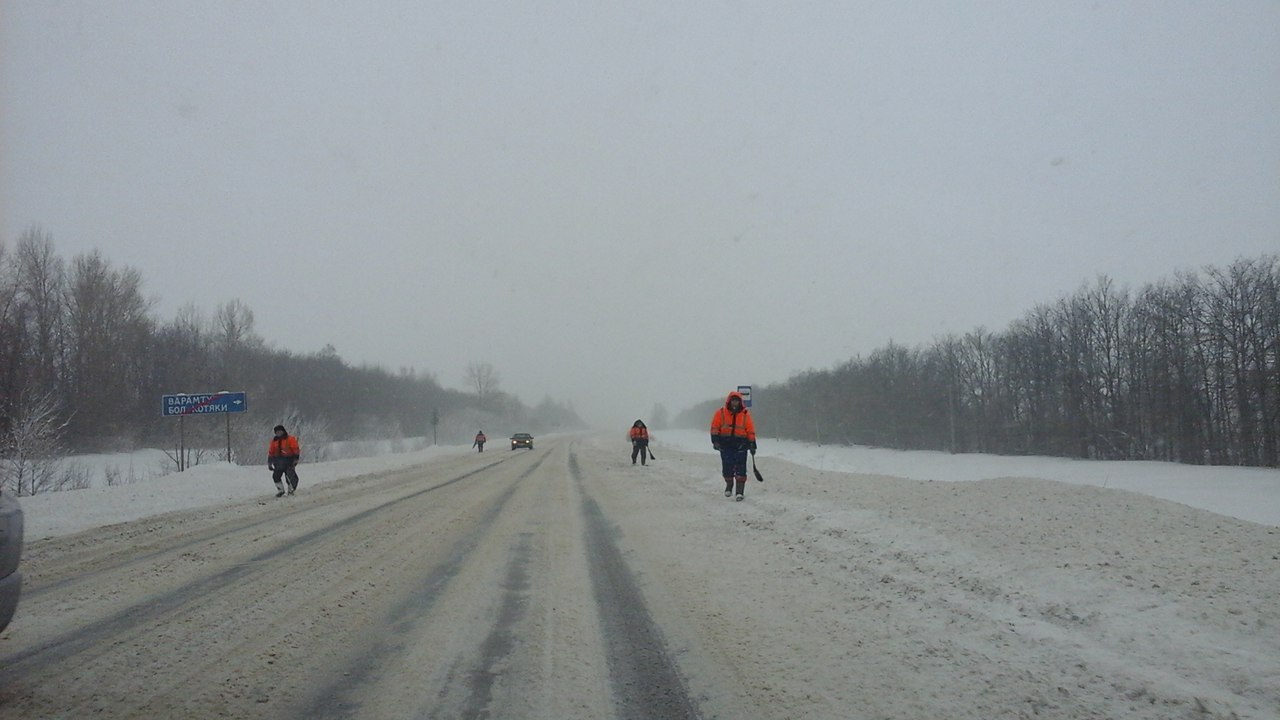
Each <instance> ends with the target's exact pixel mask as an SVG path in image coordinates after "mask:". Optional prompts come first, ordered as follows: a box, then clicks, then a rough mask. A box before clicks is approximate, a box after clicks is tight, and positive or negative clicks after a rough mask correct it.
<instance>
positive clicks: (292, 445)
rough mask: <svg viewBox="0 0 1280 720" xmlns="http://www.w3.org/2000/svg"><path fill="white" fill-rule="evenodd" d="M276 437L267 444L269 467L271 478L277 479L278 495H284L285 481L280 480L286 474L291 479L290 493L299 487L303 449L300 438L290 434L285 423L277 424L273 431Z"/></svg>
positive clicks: (287, 478) (285, 476)
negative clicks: (299, 443) (299, 471)
mask: <svg viewBox="0 0 1280 720" xmlns="http://www.w3.org/2000/svg"><path fill="white" fill-rule="evenodd" d="M273 435H274V437H272V438H271V442H270V443H268V444H267V467H269V468H271V479H272V480H273V481H275V484H276V490H278V491H279V492H277V493H276V497H280V496H282V495H284V493H285V489H284V483H282V482H281V481H280V478H281V476H284V478H285V479H286V480H288V481H289V494H290V495H292V494H293V493H294V492H295V491H296V490H297V489H298V470H297V465H298V460H299V458H301V457H302V449H301V447H299V445H298V438H296V437H294V436H293V435H290V434H289V431H288V430H285V429H284V426H283V425H277V426H276V427H275V430H274V431H273Z"/></svg>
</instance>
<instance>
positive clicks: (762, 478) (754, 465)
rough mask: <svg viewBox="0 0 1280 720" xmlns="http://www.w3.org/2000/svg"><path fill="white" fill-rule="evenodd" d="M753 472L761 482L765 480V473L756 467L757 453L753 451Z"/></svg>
mask: <svg viewBox="0 0 1280 720" xmlns="http://www.w3.org/2000/svg"><path fill="white" fill-rule="evenodd" d="M751 472H753V473H755V474H756V480H758V481H760V482H764V476H763V475H761V474H760V471H759V470H757V469H756V454H755V453H751Z"/></svg>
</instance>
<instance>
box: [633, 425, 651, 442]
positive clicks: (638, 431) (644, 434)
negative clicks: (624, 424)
mask: <svg viewBox="0 0 1280 720" xmlns="http://www.w3.org/2000/svg"><path fill="white" fill-rule="evenodd" d="M631 439H632V440H633V441H634V440H648V439H649V428H646V427H635V426H634V425H633V426H631Z"/></svg>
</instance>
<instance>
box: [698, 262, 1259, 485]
mask: <svg viewBox="0 0 1280 720" xmlns="http://www.w3.org/2000/svg"><path fill="white" fill-rule="evenodd" d="M753 397H754V400H755V407H754V408H753V410H752V412H753V413H754V414H756V415H757V416H758V417H757V423H758V426H759V428H760V430H761V431H762V432H763V433H765V434H767V435H769V436H774V437H781V438H788V439H794V440H805V441H813V442H820V443H837V444H858V445H872V446H880V447H889V448H899V449H926V450H949V451H951V452H983V453H999V454H1011V455H1013V454H1042V455H1057V456H1064V457H1075V458H1090V459H1112V460H1166V461H1176V462H1184V463H1193V464H1216V465H1255V466H1269V467H1275V466H1277V460H1278V456H1280V257H1278V256H1264V257H1261V258H1257V259H1239V260H1237V261H1235V262H1233V263H1232V264H1231V265H1230V266H1228V267H1225V268H1217V267H1209V268H1205V269H1203V271H1201V272H1198V273H1197V272H1187V273H1179V274H1177V275H1176V276H1175V277H1174V278H1173V279H1169V280H1164V281H1161V282H1158V283H1154V284H1149V285H1146V286H1144V287H1142V288H1141V289H1140V290H1137V291H1136V292H1131V291H1130V290H1128V289H1125V288H1118V287H1117V286H1116V284H1115V283H1114V282H1113V281H1112V280H1110V279H1108V278H1107V277H1105V276H1102V277H1099V278H1098V279H1097V280H1095V281H1094V282H1092V283H1089V284H1086V285H1085V286H1083V287H1082V288H1081V289H1079V290H1078V291H1076V292H1075V293H1074V294H1072V295H1070V296H1067V297H1064V298H1062V299H1060V300H1058V301H1057V302H1055V303H1052V304H1042V305H1039V306H1037V307H1035V308H1034V309H1032V310H1031V311H1029V312H1027V313H1026V314H1025V315H1024V316H1022V317H1021V318H1019V319H1018V320H1016V321H1014V322H1013V323H1011V324H1010V326H1009V327H1008V328H1006V329H1005V330H1004V331H1003V332H989V331H987V330H985V329H977V330H974V331H973V332H970V333H967V334H965V335H963V336H948V337H944V338H941V339H939V340H936V341H934V342H933V343H932V344H931V345H929V346H927V347H920V348H908V347H904V346H902V345H897V344H893V343H890V344H889V346H888V347H884V348H881V349H879V350H876V351H875V352H872V353H871V354H870V355H869V356H867V357H856V358H853V359H851V360H849V361H848V362H845V363H843V364H841V365H839V366H837V367H834V368H832V369H829V370H810V371H807V372H803V373H800V374H798V375H795V376H793V377H791V378H790V379H788V380H787V381H786V382H783V383H780V384H776V385H769V386H764V387H759V388H756V389H755V390H754V391H753ZM722 401H723V400H717V401H709V402H707V403H704V404H702V405H699V406H697V407H696V408H691V409H690V410H688V411H686V412H685V413H682V415H681V418H680V419H679V420H680V422H681V424H683V425H687V426H694V427H700V426H702V425H703V424H705V423H704V421H705V420H707V419H708V418H710V414H711V411H712V409H713V408H714V407H715V406H716V405H718V404H719V403H720V402H722Z"/></svg>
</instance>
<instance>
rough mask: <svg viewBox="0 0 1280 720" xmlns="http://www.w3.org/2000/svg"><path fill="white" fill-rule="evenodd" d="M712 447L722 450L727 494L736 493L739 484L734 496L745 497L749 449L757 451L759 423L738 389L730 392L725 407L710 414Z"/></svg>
mask: <svg viewBox="0 0 1280 720" xmlns="http://www.w3.org/2000/svg"><path fill="white" fill-rule="evenodd" d="M711 447H713V448H715V449H716V450H719V451H720V467H721V474H722V475H724V496H725V497H730V496H731V495H733V494H734V493H733V490H734V485H735V484H736V485H737V490H738V493H737V497H736V498H734V499H735V500H742V495H743V492H744V491H745V490H746V488H747V453H748V452H750V453H751V454H752V455H755V454H756V424H755V421H753V420H752V419H751V411H750V410H748V409H747V408H746V406H745V405H744V404H743V402H742V395H740V394H739V393H737V392H731V393H729V396H728V397H726V398H725V401H724V407H722V408H719V409H718V410H716V412H715V414H714V415H712V416H711Z"/></svg>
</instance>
